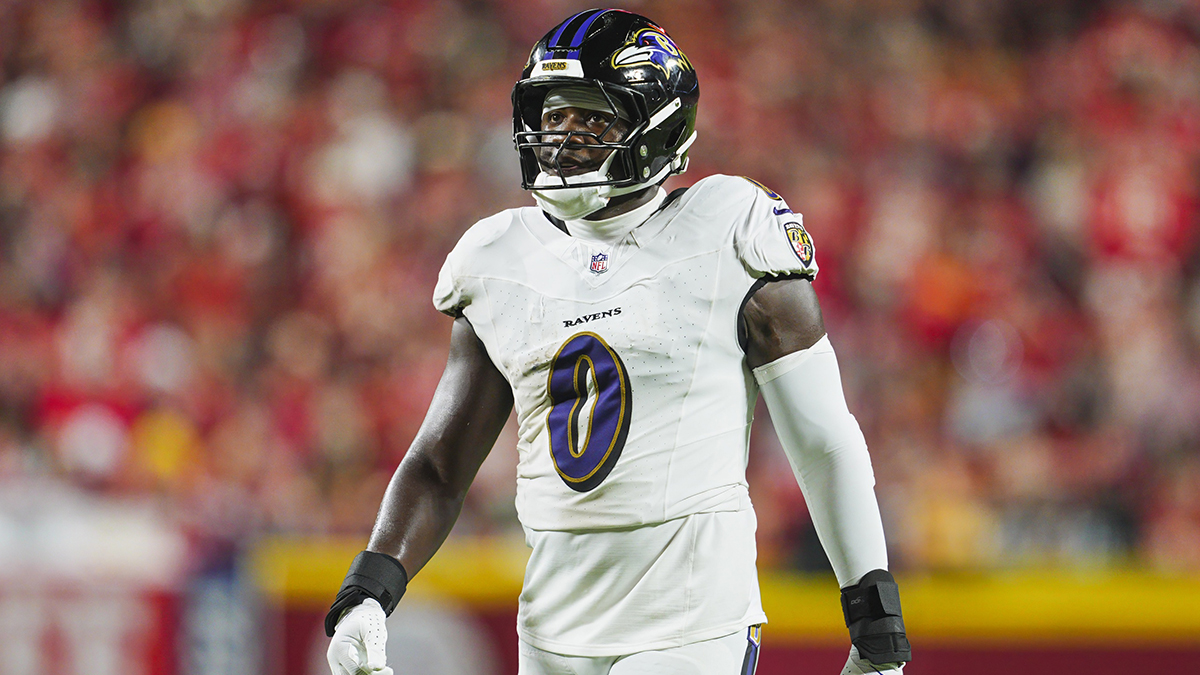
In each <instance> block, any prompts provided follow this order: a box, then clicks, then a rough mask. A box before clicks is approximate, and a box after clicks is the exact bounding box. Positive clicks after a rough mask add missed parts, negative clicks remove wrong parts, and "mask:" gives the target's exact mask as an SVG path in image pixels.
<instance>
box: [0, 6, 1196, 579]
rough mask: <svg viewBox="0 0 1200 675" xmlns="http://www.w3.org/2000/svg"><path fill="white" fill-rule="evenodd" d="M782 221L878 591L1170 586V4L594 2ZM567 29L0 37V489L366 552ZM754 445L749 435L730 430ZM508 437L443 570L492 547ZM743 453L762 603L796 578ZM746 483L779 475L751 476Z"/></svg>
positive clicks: (205, 14)
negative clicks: (452, 313)
mask: <svg viewBox="0 0 1200 675" xmlns="http://www.w3.org/2000/svg"><path fill="white" fill-rule="evenodd" d="M625 6H626V7H628V8H629V9H633V10H635V11H639V12H640V13H643V14H646V15H648V16H650V17H651V18H653V19H655V20H656V21H658V22H660V23H661V24H662V25H663V26H664V27H666V29H667V31H668V32H669V33H670V34H671V35H672V36H673V37H674V38H675V39H676V41H677V42H678V43H679V44H680V46H681V47H682V48H683V50H684V51H685V52H686V53H687V54H688V56H689V58H690V59H691V60H692V62H693V63H694V64H695V65H696V67H697V70H698V72H699V74H700V82H701V99H700V115H699V122H698V128H699V131H700V135H699V139H698V141H697V142H696V144H695V145H694V146H693V148H692V152H691V157H692V164H691V168H690V170H689V171H688V173H687V174H685V175H683V176H681V177H678V178H674V179H672V181H671V185H669V187H672V186H675V185H687V184H689V183H690V182H694V181H695V180H698V179H699V178H701V177H703V176H705V175H708V174H710V173H716V172H719V173H727V174H742V175H747V176H751V177H753V178H755V179H757V180H759V181H762V182H763V183H765V184H767V185H769V186H770V187H771V188H773V189H774V190H775V191H777V192H779V193H781V194H782V195H784V197H785V198H786V199H787V200H788V202H789V204H790V205H791V206H792V208H793V209H795V210H796V211H798V212H803V214H804V218H805V225H806V227H807V229H808V231H809V232H810V233H811V235H812V237H813V239H814V241H815V243H816V249H817V256H818V259H819V261H820V264H821V274H820V276H819V277H818V279H817V281H816V285H817V289H818V292H819V294H820V296H821V299H822V304H823V308H824V311H825V316H826V322H827V325H828V328H829V332H830V335H831V339H832V340H833V341H834V344H835V345H836V346H837V348H838V353H839V356H840V361H841V366H842V372H843V377H844V379H845V382H846V388H847V394H848V397H849V399H850V403H851V409H852V410H853V411H854V412H855V414H856V415H857V417H858V419H859V421H860V423H861V424H862V426H863V429H864V432H865V434H866V436H867V439H868V442H869V445H870V447H871V451H872V456H873V460H874V465H875V472H876V476H877V482H878V487H877V489H878V492H879V495H880V499H881V502H882V504H883V508H884V511H885V521H886V523H885V524H886V527H887V530H888V533H889V544H890V545H891V546H892V559H893V566H894V567H895V568H899V569H905V570H910V571H914V570H915V571H923V570H930V571H936V570H963V569H968V570H969V569H983V568H1007V567H1015V566H1028V565H1067V566H1117V565H1127V564H1133V565H1147V566H1153V567H1156V568H1162V569H1172V570H1176V569H1182V570H1198V569H1200V452H1198V449H1200V367H1198V366H1200V247H1198V245H1200V241H1198V240H1197V237H1196V234H1197V229H1198V226H1200V201H1198V200H1200V3H1198V2H1196V1H1195V0H1145V1H1143V2H1133V1H1131V2H1099V1H1089V0H808V1H805V2H789V1H786V0H695V1H684V0H678V1H670V0H661V1H645V2H641V1H637V2H628V3H626V4H625ZM583 8H585V4H584V3H580V2H574V1H566V0H522V1H520V2H516V1H512V0H473V1H471V0H392V1H390V2H387V1H384V2H366V1H363V0H340V1H337V0H264V1H261V2H252V1H250V0H131V1H129V2H117V1H115V0H91V1H89V0H45V1H36V2H35V1H33V0H24V1H23V0H0V65H2V70H0V490H4V489H5V488H4V487H2V486H3V485H16V484H20V483H29V482H30V481H46V482H50V483H53V484H56V485H59V486H67V487H69V488H71V489H73V490H75V491H79V492H83V493H86V494H88V495H92V496H99V497H102V498H104V499H113V500H123V499H137V500H141V501H149V502H151V503H153V504H155V505H156V506H155V508H157V509H159V510H160V512H161V513H162V514H163V517H164V518H166V519H168V520H169V521H170V522H172V523H177V524H178V525H179V527H180V528H182V531H184V532H186V533H187V536H188V540H189V541H190V542H191V546H192V548H193V550H194V551H195V553H196V555H194V556H193V559H194V560H195V561H197V562H196V564H198V565H202V566H203V565H219V564H221V563H222V562H223V561H224V562H227V561H228V559H229V558H230V557H231V554H233V553H236V551H237V550H238V548H239V547H240V546H242V545H244V544H245V543H247V542H249V541H253V540H254V539H255V538H256V537H259V536H261V535H264V534H269V533H286V534H300V535H316V536H325V535H331V534H333V535H336V534H348V535H353V536H363V537H365V534H366V532H367V531H368V530H369V528H370V526H371V523H372V521H373V518H374V514H375V510H376V508H377V506H378V503H379V498H380V496H381V495H382V493H383V489H384V486H385V485H386V483H387V481H388V479H389V477H390V475H391V472H392V470H393V469H394V467H395V465H396V463H397V462H398V461H399V459H400V458H401V457H402V456H403V454H404V452H405V450H406V449H407V446H408V444H409V442H410V441H411V440H412V438H413V436H414V434H415V433H416V430H417V428H418V427H419V425H420V422H421V419H422V416H423V413H424V410H425V406H426V404H427V402H428V400H429V398H430V396H431V395H432V392H433V388H434V387H435V385H436V383H437V379H438V377H439V376H440V373H441V369H442V367H443V365H444V362H445V353H446V344H447V337H448V335H449V328H450V323H451V322H450V320H449V319H447V318H446V317H445V316H443V315H441V314H438V313H437V312H436V311H435V310H434V309H433V308H432V305H431V302H430V297H431V293H432V289H433V285H434V281H435V279H436V275H437V271H438V269H439V267H440V266H441V263H442V261H443V259H444V257H445V254H446V253H447V252H448V251H449V249H450V248H451V247H452V246H453V245H454V243H455V241H456V240H457V238H458V236H459V235H460V234H461V233H462V232H463V231H464V230H465V229H466V228H467V227H468V226H469V225H471V224H472V223H473V222H474V221H475V220H476V219H478V218H480V217H483V216H486V215H489V214H491V213H493V212H495V211H497V210H499V209H502V208H508V207H512V206H519V205H526V204H531V203H532V200H531V199H530V198H529V196H528V195H527V194H526V193H524V192H523V191H522V190H521V189H520V185H519V183H520V178H519V172H518V169H517V162H516V154H515V152H514V151H513V149H512V141H511V131H512V128H511V125H512V123H511V108H510V103H509V93H510V90H511V87H512V84H513V82H514V81H515V79H516V78H517V77H518V76H519V74H520V69H521V66H522V64H523V63H524V61H525V58H526V56H527V54H528V50H529V48H530V47H531V46H532V44H533V43H534V42H535V41H536V40H537V39H538V38H539V37H540V36H541V35H542V34H543V33H544V32H545V31H546V30H547V29H549V28H550V27H551V26H552V25H553V24H555V23H557V22H558V21H560V20H561V19H562V18H565V17H566V16H568V15H569V14H570V13H571V12H574V11H577V10H579V9H583ZM759 417H760V422H762V421H765V418H766V414H765V411H762V414H760V415H759ZM514 444H515V435H514V434H513V432H512V431H511V429H509V430H508V431H506V432H505V434H504V436H503V437H502V440H501V442H500V444H499V446H498V447H497V449H496V451H495V452H494V453H493V457H492V458H490V459H489V460H488V463H487V464H486V465H485V467H484V469H483V470H482V471H481V474H480V476H479V479H478V480H477V483H476V485H475V486H474V487H473V488H472V492H471V494H470V495H469V497H468V502H467V505H466V507H465V509H464V513H463V517H462V519H461V521H460V523H459V529H458V530H457V531H459V532H463V533H484V534H489V533H511V532H513V531H514V530H515V529H516V528H517V525H516V522H515V511H514V508H513V505H512V496H513V491H514V485H513V482H514V476H515V456H514V452H515V451H514V450H513V445H514ZM777 446H778V444H777V442H776V441H775V439H774V436H773V433H772V431H771V429H770V425H769V424H762V423H760V424H758V428H757V430H756V433H755V436H754V442H753V449H752V454H751V465H750V470H749V472H750V482H751V490H752V496H753V498H754V500H755V504H756V507H757V509H758V511H759V516H760V530H759V538H760V543H761V548H762V551H761V558H762V562H763V566H777V567H785V568H786V567H797V568H801V569H816V568H819V567H821V566H822V565H823V564H824V561H823V558H822V554H821V552H820V549H819V545H818V544H817V542H816V538H815V534H814V533H813V530H812V526H811V524H810V522H809V519H808V515H807V513H806V511H805V507H804V504H803V500H802V498H801V496H800V493H799V489H798V488H797V487H796V485H795V481H794V479H793V478H792V477H791V473H790V471H788V470H786V460H785V459H784V458H783V457H782V455H781V453H780V451H779V450H778V447H777ZM781 468H782V470H781Z"/></svg>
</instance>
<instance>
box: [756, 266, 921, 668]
mask: <svg viewBox="0 0 1200 675" xmlns="http://www.w3.org/2000/svg"><path fill="white" fill-rule="evenodd" d="M739 320H740V321H741V322H742V328H743V330H744V331H745V336H746V363H747V365H749V366H750V367H751V368H752V369H753V370H754V377H755V379H756V380H757V381H758V384H759V388H760V390H761V391H762V394H763V398H764V399H765V400H766V402H767V409H768V410H769V411H770V412H771V419H772V421H773V422H774V425H775V431H776V433H777V434H778V436H779V440H780V442H781V443H782V445H783V448H784V451H785V452H786V453H787V456H788V461H789V462H790V463H791V465H792V470H793V472H794V473H795V475H796V479H797V481H798V482H799V483H800V488H801V490H803V492H804V499H805V501H806V502H807V503H808V508H809V511H810V512H811V514H812V518H813V525H814V526H815V527H816V530H817V535H818V536H819V537H820V539H821V545H822V546H823V547H824V548H825V553H826V555H827V556H828V557H829V561H830V563H831V564H832V565H833V570H834V573H835V574H836V575H837V579H838V585H839V586H841V587H842V611H843V613H844V616H845V619H846V625H847V627H848V628H849V629H850V638H851V642H852V643H853V647H852V648H851V654H850V659H849V660H848V661H847V663H846V669H845V670H844V671H843V672H844V673H849V674H853V673H859V672H867V673H872V672H877V671H878V670H882V669H884V668H892V669H899V668H900V667H902V665H903V663H905V662H907V661H909V660H910V659H911V657H912V650H911V648H910V646H909V643H908V638H907V636H906V635H905V631H904V620H903V618H902V617H901V613H900V594H899V590H898V588H897V586H896V583H895V580H894V579H893V578H892V575H891V574H890V573H889V572H888V571H887V566H888V561H887V547H886V545H885V543H884V537H883V523H882V521H881V519H880V516H879V505H878V502H877V501H876V499H875V489H874V488H875V475H874V472H873V471H872V469H871V458H870V456H869V455H868V454H867V443H866V440H865V439H864V438H863V435H862V431H861V430H860V429H859V426H858V421H857V420H855V419H854V416H853V415H852V414H850V410H849V409H848V408H847V407H846V398H845V395H844V393H843V392H842V380H841V374H840V372H839V370H838V365H837V357H836V356H835V355H834V352H833V347H832V346H831V345H830V343H829V338H828V336H826V334H825V322H824V320H823V319H822V317H821V306H820V303H819V302H818V301H817V294H816V292H815V291H814V290H813V287H812V284H811V283H810V282H809V281H808V280H807V279H803V278H793V279H781V280H777V281H772V282H769V283H767V284H765V285H763V286H762V287H761V288H759V289H758V290H757V291H755V292H754V294H753V295H751V297H750V298H749V299H748V300H747V301H746V303H745V306H744V307H743V309H742V315H741V317H740V318H739Z"/></svg>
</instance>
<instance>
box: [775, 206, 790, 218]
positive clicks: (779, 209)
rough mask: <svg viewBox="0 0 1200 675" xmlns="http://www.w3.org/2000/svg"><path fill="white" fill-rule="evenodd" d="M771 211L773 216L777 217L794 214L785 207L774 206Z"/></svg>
mask: <svg viewBox="0 0 1200 675" xmlns="http://www.w3.org/2000/svg"><path fill="white" fill-rule="evenodd" d="M771 210H772V211H774V213H775V215H777V216H782V215H783V214H785V213H795V211H793V210H791V209H789V208H788V207H786V206H776V207H775V208H774V209H771Z"/></svg>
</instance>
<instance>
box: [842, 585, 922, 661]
mask: <svg viewBox="0 0 1200 675" xmlns="http://www.w3.org/2000/svg"><path fill="white" fill-rule="evenodd" d="M842 615H843V616H844V617H845V619H846V627H847V628H849V629H850V642H852V643H853V644H854V646H855V647H857V648H858V655H859V656H860V657H862V658H864V659H866V660H868V661H870V662H871V663H873V664H875V665H877V666H883V665H886V664H892V663H907V662H909V661H911V660H912V646H911V645H910V644H909V643H908V637H907V636H906V635H905V634H904V617H902V616H901V615H900V587H899V586H897V585H896V580H895V579H894V578H893V577H892V574H891V572H888V571H887V570H872V571H870V572H867V573H866V574H865V575H863V578H862V580H861V581H859V582H858V583H857V584H855V585H854V586H847V587H845V588H843V589H842Z"/></svg>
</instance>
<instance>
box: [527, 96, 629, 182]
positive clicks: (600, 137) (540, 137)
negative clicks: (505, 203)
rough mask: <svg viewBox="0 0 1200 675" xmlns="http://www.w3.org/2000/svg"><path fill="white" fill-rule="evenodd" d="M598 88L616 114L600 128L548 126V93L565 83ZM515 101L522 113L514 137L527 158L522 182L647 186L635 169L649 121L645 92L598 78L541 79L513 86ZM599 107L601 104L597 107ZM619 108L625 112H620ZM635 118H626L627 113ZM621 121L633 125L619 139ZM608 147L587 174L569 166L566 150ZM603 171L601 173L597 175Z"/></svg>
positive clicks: (593, 150) (590, 150)
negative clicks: (545, 124)
mask: <svg viewBox="0 0 1200 675" xmlns="http://www.w3.org/2000/svg"><path fill="white" fill-rule="evenodd" d="M588 85H590V86H591V87H592V88H594V89H596V90H597V91H598V92H599V94H600V96H602V97H603V100H604V101H606V102H607V108H608V109H607V110H599V109H598V112H604V113H606V114H609V115H612V119H611V120H610V121H609V123H608V125H607V126H606V127H605V128H604V129H603V130H602V131H600V132H594V131H579V130H576V131H564V130H542V128H541V127H542V108H543V102H544V101H545V99H546V96H547V94H548V93H549V92H550V91H552V90H554V89H556V88H557V87H560V86H571V87H579V86H588ZM513 106H514V109H515V110H518V111H520V114H519V115H518V116H516V117H515V119H514V123H515V124H514V126H517V128H516V129H514V134H513V139H514V142H515V144H516V147H517V152H518V153H519V154H520V158H521V187H523V188H525V189H527V190H529V189H537V190H554V189H563V188H574V187H602V186H605V187H611V188H614V189H616V188H623V187H633V186H637V187H638V189H640V188H641V187H643V185H641V182H640V181H639V180H638V179H637V176H636V174H635V170H636V169H635V164H636V163H635V162H634V158H633V148H634V147H636V145H637V142H638V140H639V139H640V138H641V136H642V133H643V132H644V131H645V129H646V126H647V120H648V117H649V116H648V115H647V114H646V102H645V97H644V96H643V95H642V94H641V92H637V91H633V90H630V89H627V88H624V87H620V86H618V85H614V84H611V83H606V82H599V81H596V80H592V81H590V82H586V83H584V82H580V81H579V80H577V79H567V78H562V79H558V78H539V79H538V80H536V81H528V80H526V81H522V82H519V83H518V84H517V86H516V87H515V88H514V89H513ZM597 108H598V107H597ZM617 111H621V113H623V114H622V115H620V116H618V114H617ZM626 115H628V117H630V118H632V119H625V116H626ZM620 122H624V123H625V124H626V125H627V126H628V128H627V130H626V131H625V133H624V134H622V135H621V136H620V137H619V138H617V137H615V131H616V129H617V127H618V125H619V123H620ZM604 151H608V154H607V156H606V157H605V158H604V159H603V160H601V161H598V162H589V164H593V165H594V167H595V168H593V169H592V170H590V171H588V172H586V174H584V175H586V176H587V178H586V179H583V180H581V178H583V177H582V176H579V175H571V171H570V170H569V169H568V168H567V167H564V166H563V160H564V154H566V155H570V154H572V153H574V154H578V153H588V154H596V153H600V152H604ZM597 171H598V172H599V175H595V174H596V173H597Z"/></svg>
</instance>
